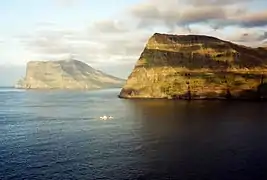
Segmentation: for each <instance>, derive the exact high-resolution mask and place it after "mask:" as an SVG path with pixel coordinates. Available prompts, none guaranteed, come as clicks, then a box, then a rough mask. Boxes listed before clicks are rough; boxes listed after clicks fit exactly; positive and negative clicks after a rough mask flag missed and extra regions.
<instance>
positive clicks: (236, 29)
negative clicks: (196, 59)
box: [0, 0, 267, 86]
mask: <svg viewBox="0 0 267 180" xmlns="http://www.w3.org/2000/svg"><path fill="white" fill-rule="evenodd" d="M0 10H1V12H2V16H1V17H0V22H2V24H3V25H4V26H3V27H2V28H1V29H0V50H1V51H0V70H1V71H0V75H1V76H0V86H3V85H6V84H9V85H13V84H14V83H15V80H16V81H17V80H18V79H19V78H21V76H24V74H23V72H25V65H26V63H27V62H28V61H30V60H39V59H43V60H58V59H65V58H68V57H69V56H70V55H72V56H73V57H74V58H78V59H79V60H81V61H84V62H86V63H88V64H89V65H90V66H92V67H93V68H96V69H100V70H102V71H104V72H106V73H109V74H111V75H114V76H117V77H121V78H127V76H128V75H129V74H130V72H131V70H132V68H133V66H134V64H135V63H136V61H137V59H138V57H139V56H140V54H141V52H142V50H143V48H144V46H145V43H146V42H147V40H148V38H149V37H150V36H151V35H152V34H154V33H155V32H160V33H172V34H202V35H209V36H215V37H218V38H221V39H224V40H229V41H233V42H235V43H238V44H244V45H249V46H262V45H263V44H264V43H266V42H267V30H266V29H267V13H266V12H267V11H266V10H267V1H265V0H254V1H248V0H237V1H234V2H232V1H230V0H225V1H219V0H178V1H177V0H164V1H163V0H128V1H125V0H98V1H93V0H39V1H36V0H25V1H18V0H10V1H1V2H0ZM47 12H49V13H47Z"/></svg>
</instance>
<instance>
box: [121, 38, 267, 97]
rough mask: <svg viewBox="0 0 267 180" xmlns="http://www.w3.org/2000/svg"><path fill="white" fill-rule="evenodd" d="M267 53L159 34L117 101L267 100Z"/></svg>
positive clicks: (209, 40) (215, 41) (212, 40)
mask: <svg viewBox="0 0 267 180" xmlns="http://www.w3.org/2000/svg"><path fill="white" fill-rule="evenodd" d="M266 76H267V49H266V48H252V47H246V46H243V45H238V44H235V43H232V42H230V41H225V40H221V39H218V38H215V37H210V36H204V35H171V34H160V33H155V34H154V35H153V36H152V37H150V38H149V40H148V42H147V44H146V46H145V49H144V50H143V52H142V53H141V56H140V58H139V60H138V61H137V63H136V65H135V67H134V69H133V71H132V73H131V74H130V76H129V77H128V79H127V81H126V83H125V85H124V87H123V88H122V90H121V92H120V94H119V97H121V98H167V99H191V100H193V99H245V100H247V99H266V98H267V84H266V82H267V79H266Z"/></svg>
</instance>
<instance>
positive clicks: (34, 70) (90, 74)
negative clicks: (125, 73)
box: [15, 59, 125, 89]
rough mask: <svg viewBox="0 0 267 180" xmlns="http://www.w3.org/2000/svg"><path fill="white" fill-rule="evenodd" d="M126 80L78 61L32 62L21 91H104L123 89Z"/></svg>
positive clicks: (19, 85) (29, 63) (19, 83)
mask: <svg viewBox="0 0 267 180" xmlns="http://www.w3.org/2000/svg"><path fill="white" fill-rule="evenodd" d="M124 82H125V80H123V79H120V78H117V77H114V76H111V75H108V74H106V73H104V72H102V71H99V70H96V69H94V68H92V67H91V66H89V65H87V64H86V63H83V62H81V61H78V60H74V59H71V60H60V61H30V62H28V63H27V69H26V76H25V78H23V79H21V80H19V82H18V83H17V84H16V85H15V88H20V89H103V88H121V87H122V86H123V84H124Z"/></svg>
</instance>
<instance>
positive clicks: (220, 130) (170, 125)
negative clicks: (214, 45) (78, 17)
mask: <svg viewBox="0 0 267 180" xmlns="http://www.w3.org/2000/svg"><path fill="white" fill-rule="evenodd" d="M119 92H120V89H106V90H98V91H60V90H51V91H49V90H47V91H34V90H29V91H25V90H17V89H12V88H1V89H0V179H1V180H21V179H27V180H28V179H29V180H35V179H36V180H42V179H51V180H54V179H55V180H59V179H63V180H68V179H71V180H76V179H77V180H83V179H85V180H86V179H89V180H91V179H92V180H95V179H96V180H98V179H101V180H109V179H110V180H113V179H114V180H135V179H137V180H146V179H148V180H150V179H151V180H154V179H155V180H157V179H158V180H170V179H175V180H176V179H177V180H191V179H192V180H202V179H203V180H239V179H240V180H261V179H264V180H266V179H267V104H266V103H264V102H238V101H235V102H230V101H178V100H177V101H172V100H130V99H119V98H118V97H117V95H118V94H119ZM103 115H107V116H112V117H113V119H109V120H106V121H104V120H101V119H100V117H101V116H103Z"/></svg>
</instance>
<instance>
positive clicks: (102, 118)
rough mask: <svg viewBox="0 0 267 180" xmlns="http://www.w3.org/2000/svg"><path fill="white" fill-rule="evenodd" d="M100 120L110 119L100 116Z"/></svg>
mask: <svg viewBox="0 0 267 180" xmlns="http://www.w3.org/2000/svg"><path fill="white" fill-rule="evenodd" d="M100 119H101V120H107V119H108V117H107V116H106V115H104V116H100Z"/></svg>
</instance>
